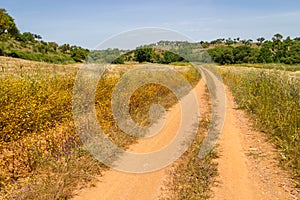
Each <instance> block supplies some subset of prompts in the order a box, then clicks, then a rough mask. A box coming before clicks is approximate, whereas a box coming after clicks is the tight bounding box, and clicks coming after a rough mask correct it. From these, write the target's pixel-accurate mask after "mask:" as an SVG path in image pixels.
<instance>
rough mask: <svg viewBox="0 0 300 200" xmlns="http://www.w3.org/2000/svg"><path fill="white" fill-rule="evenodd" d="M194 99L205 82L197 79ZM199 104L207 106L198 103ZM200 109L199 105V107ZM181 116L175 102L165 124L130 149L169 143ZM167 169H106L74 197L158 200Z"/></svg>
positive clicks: (152, 148) (155, 147)
mask: <svg viewBox="0 0 300 200" xmlns="http://www.w3.org/2000/svg"><path fill="white" fill-rule="evenodd" d="M195 93H196V95H197V99H199V101H200V99H202V96H203V95H204V94H205V84H204V82H203V81H200V82H199V83H198V84H197V86H196V87H195ZM199 104H200V105H199V106H206V105H203V104H202V105H201V102H200V103H199ZM200 109H201V107H200ZM180 119H181V109H180V105H179V104H176V105H175V106H173V107H172V108H171V109H170V110H169V111H168V113H167V117H166V123H165V126H164V128H163V129H162V130H161V132H160V133H159V134H157V135H156V136H154V137H151V138H147V139H140V140H139V141H138V143H137V144H134V145H132V146H131V147H130V149H129V150H130V151H133V152H139V153H145V152H151V151H155V150H159V149H160V148H162V147H163V146H165V145H168V144H169V143H170V142H171V140H172V139H173V137H174V136H175V134H176V132H177V130H178V128H179V124H180ZM168 170H169V168H168V167H167V168H164V169H162V170H159V171H156V172H152V173H146V174H129V173H124V172H119V171H115V170H109V171H107V172H105V173H104V175H103V177H101V178H100V182H99V183H97V184H96V186H95V187H93V188H88V189H85V190H83V191H80V192H79V194H78V196H75V198H74V199H75V200H93V199H95V200H96V199H97V200H98V199H101V200H106V199H107V200H111V199H114V200H117V199H122V200H134V199H143V200H147V199H149V200H153V199H158V197H159V195H160V191H161V187H162V186H163V183H164V180H165V178H166V176H167V171H168Z"/></svg>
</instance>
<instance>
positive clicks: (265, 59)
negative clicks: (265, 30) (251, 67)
mask: <svg viewBox="0 0 300 200" xmlns="http://www.w3.org/2000/svg"><path fill="white" fill-rule="evenodd" d="M271 46H272V42H270V41H269V42H266V43H264V44H263V45H262V47H261V49H260V52H259V55H258V62H260V63H271V62H273V54H272V51H271Z"/></svg>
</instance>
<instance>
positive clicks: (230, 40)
mask: <svg viewBox="0 0 300 200" xmlns="http://www.w3.org/2000/svg"><path fill="white" fill-rule="evenodd" d="M225 44H226V45H227V46H231V45H233V44H234V41H233V40H232V39H231V38H228V39H227V40H226V41H225Z"/></svg>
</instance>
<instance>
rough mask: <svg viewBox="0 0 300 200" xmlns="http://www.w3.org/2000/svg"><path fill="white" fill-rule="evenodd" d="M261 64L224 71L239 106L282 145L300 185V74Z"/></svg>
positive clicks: (286, 163)
mask: <svg viewBox="0 0 300 200" xmlns="http://www.w3.org/2000/svg"><path fill="white" fill-rule="evenodd" d="M259 68H261V69H260V70H258V69H254V68H245V67H222V68H221V69H220V73H221V74H222V75H223V78H224V81H225V83H226V84H227V85H228V86H229V88H230V90H231V91H232V93H233V95H234V97H235V101H236V102H237V103H238V105H239V107H240V108H241V109H245V110H246V111H247V112H248V113H249V114H250V115H251V117H252V118H253V119H254V121H255V122H256V127H257V128H258V129H259V130H261V131H263V132H265V133H266V134H268V136H269V137H270V138H271V139H272V141H273V142H274V143H275V144H276V145H277V147H278V148H279V149H280V152H281V163H282V166H283V167H284V168H289V169H291V171H292V175H293V177H294V179H295V183H296V185H297V186H298V187H299V186H300V185H299V183H300V182H299V180H300V161H299V157H300V104H299V101H300V78H299V77H297V76H296V75H295V73H292V72H287V71H283V70H275V69H272V70H269V68H270V67H269V66H266V67H265V68H264V67H263V66H262V65H260V66H259Z"/></svg>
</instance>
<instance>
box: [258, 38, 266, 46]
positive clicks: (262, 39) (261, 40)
mask: <svg viewBox="0 0 300 200" xmlns="http://www.w3.org/2000/svg"><path fill="white" fill-rule="evenodd" d="M256 40H257V42H258V43H257V46H261V45H262V43H263V42H264V41H265V40H266V39H265V38H264V37H260V38H257V39H256Z"/></svg>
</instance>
